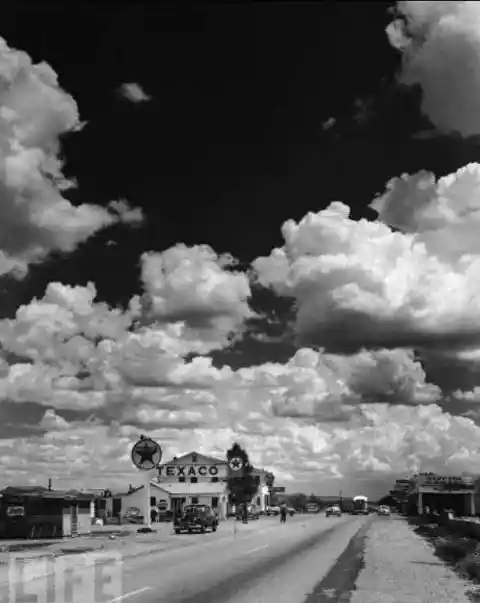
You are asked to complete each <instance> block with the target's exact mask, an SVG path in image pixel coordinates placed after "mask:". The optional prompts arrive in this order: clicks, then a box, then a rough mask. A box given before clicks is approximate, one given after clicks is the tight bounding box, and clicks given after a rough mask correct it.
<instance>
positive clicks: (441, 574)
mask: <svg viewBox="0 0 480 603" xmlns="http://www.w3.org/2000/svg"><path fill="white" fill-rule="evenodd" d="M363 566H364V567H363V569H362V570H361V572H360V574H359V576H358V578H357V582H356V585H355V590H354V592H353V593H352V597H351V599H350V603H470V599H469V597H468V594H467V593H468V591H469V590H470V588H471V584H470V583H468V582H467V581H465V580H462V579H461V578H459V577H458V576H457V575H456V574H455V573H454V572H453V570H452V569H451V568H449V567H448V566H446V565H445V564H444V563H442V562H441V561H440V560H439V559H438V558H437V557H436V556H435V554H434V551H433V550H432V548H431V547H430V546H429V545H428V544H427V542H425V540H424V539H423V538H421V537H420V536H419V535H418V534H416V533H415V531H414V530H413V528H412V527H411V526H409V525H408V522H407V521H406V520H405V519H404V518H403V517H398V516H392V517H382V518H378V519H377V520H376V521H375V522H373V524H372V526H371V528H370V530H369V532H368V534H367V536H366V541H365V550H364V555H363Z"/></svg>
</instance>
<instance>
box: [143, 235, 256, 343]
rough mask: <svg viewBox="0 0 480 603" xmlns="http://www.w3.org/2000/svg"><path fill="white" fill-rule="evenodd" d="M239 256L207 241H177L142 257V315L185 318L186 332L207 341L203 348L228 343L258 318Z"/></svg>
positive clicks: (158, 318) (166, 319)
mask: <svg viewBox="0 0 480 603" xmlns="http://www.w3.org/2000/svg"><path fill="white" fill-rule="evenodd" d="M233 266H235V260H234V259H233V258H232V257H231V256H230V255H228V254H223V255H218V254H217V253H215V251H213V249H211V248H210V247H209V246H208V245H195V246H193V247H187V246H186V245H183V244H178V245H175V246H174V247H171V248H170V249H167V250H166V251H164V252H162V253H153V252H152V253H145V254H143V255H142V258H141V271H142V281H143V286H144V291H145V292H144V294H143V295H142V296H141V298H140V300H139V302H140V306H141V309H142V312H143V315H144V317H145V318H146V319H148V320H152V321H153V320H155V321H158V322H159V323H174V322H183V323H184V324H185V326H186V327H187V328H188V333H185V336H186V337H188V338H190V339H192V340H193V341H195V340H201V341H203V342H204V345H205V351H209V350H213V349H216V348H221V347H224V346H225V345H227V344H228V342H229V341H230V340H231V338H232V337H233V336H235V335H239V334H241V333H242V331H243V329H244V324H245V321H246V320H247V319H249V318H252V317H254V316H255V314H254V313H253V311H252V310H251V308H250V307H249V305H248V300H249V298H250V295H251V291H250V283H249V279H248V276H247V275H246V274H245V273H243V272H240V271H235V270H233V269H232V267H233Z"/></svg>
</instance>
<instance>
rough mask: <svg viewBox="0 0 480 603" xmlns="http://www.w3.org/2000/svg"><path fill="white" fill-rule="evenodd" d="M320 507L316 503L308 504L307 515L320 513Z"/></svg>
mask: <svg viewBox="0 0 480 603" xmlns="http://www.w3.org/2000/svg"><path fill="white" fill-rule="evenodd" d="M319 512H320V505H319V504H318V503H315V502H310V503H308V504H307V513H319Z"/></svg>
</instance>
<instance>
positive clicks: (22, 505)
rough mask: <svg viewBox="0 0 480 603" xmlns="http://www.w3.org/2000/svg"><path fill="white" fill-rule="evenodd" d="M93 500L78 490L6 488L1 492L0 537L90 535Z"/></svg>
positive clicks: (89, 495)
mask: <svg viewBox="0 0 480 603" xmlns="http://www.w3.org/2000/svg"><path fill="white" fill-rule="evenodd" d="M93 498H94V494H91V493H86V492H80V491H78V490H51V489H47V488H43V487H42V486H8V487H6V488H4V489H3V490H2V491H1V493H0V538H18V537H21V538H53V537H61V536H76V535H79V534H89V533H90V532H91V529H92V527H91V504H92V500H93Z"/></svg>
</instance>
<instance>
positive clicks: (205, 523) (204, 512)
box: [174, 505, 218, 534]
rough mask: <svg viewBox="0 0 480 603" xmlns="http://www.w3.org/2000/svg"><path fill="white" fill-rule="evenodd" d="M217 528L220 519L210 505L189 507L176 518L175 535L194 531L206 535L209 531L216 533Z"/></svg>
mask: <svg viewBox="0 0 480 603" xmlns="http://www.w3.org/2000/svg"><path fill="white" fill-rule="evenodd" d="M217 528H218V517H217V515H216V514H215V512H214V511H213V509H212V507H210V506H209V505H188V506H186V507H184V509H183V513H182V514H181V515H177V516H176V517H175V522H174V529H175V534H180V533H181V532H189V533H191V532H194V531H195V532H196V531H198V532H201V533H202V534H205V532H206V531H207V530H208V529H210V530H211V531H212V532H216V531H217Z"/></svg>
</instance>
